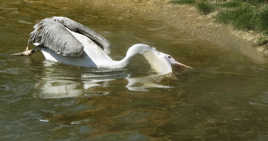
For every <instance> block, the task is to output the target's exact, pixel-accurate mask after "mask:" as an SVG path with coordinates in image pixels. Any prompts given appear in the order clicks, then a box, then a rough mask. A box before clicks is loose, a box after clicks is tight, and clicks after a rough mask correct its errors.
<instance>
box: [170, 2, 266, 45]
mask: <svg viewBox="0 0 268 141" xmlns="http://www.w3.org/2000/svg"><path fill="white" fill-rule="evenodd" d="M173 3H177V4H192V5H195V6H196V8H197V9H198V10H199V11H200V13H202V14H205V15H207V14H209V13H211V12H213V11H215V10H217V11H218V14H217V15H216V21H217V22H220V23H224V24H232V25H233V26H234V27H235V28H237V29H240V30H245V31H249V30H253V31H256V32H260V33H263V34H266V35H265V36H264V37H265V38H262V39H260V43H261V44H263V43H265V44H267V41H268V36H267V35H268V1H267V0H227V1H224V0H216V1H215V0H173Z"/></svg>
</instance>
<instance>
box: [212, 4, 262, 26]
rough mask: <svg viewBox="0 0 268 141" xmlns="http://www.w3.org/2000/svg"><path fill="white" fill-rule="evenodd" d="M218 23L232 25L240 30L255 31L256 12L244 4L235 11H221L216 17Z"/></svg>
mask: <svg viewBox="0 0 268 141" xmlns="http://www.w3.org/2000/svg"><path fill="white" fill-rule="evenodd" d="M216 19H217V21H218V22H222V23H225V24H233V25H234V27H236V28H238V29H242V30H255V29H256V24H257V23H256V22H257V20H256V19H257V11H256V10H255V8H254V7H252V6H251V5H248V4H245V5H242V6H241V7H239V8H237V9H235V10H222V11H220V12H219V14H218V15H217V17H216Z"/></svg>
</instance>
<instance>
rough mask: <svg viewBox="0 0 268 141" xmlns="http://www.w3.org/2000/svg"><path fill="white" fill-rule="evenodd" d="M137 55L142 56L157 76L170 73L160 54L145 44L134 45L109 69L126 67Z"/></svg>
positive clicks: (170, 70) (167, 64)
mask: <svg viewBox="0 0 268 141" xmlns="http://www.w3.org/2000/svg"><path fill="white" fill-rule="evenodd" d="M137 54H141V55H143V56H144V57H145V59H146V60H147V61H148V63H149V64H150V66H151V68H152V69H153V70H154V71H155V72H156V73H157V74H161V75H163V74H168V73H171V72H172V67H171V65H170V63H168V61H167V60H166V59H165V58H163V57H161V55H159V54H161V53H160V52H158V51H157V50H155V49H154V48H151V47H149V46H148V45H145V44H135V45H133V46H131V47H130V48H129V49H128V51H127V53H126V56H125V57H124V58H123V59H122V60H120V61H114V63H113V66H112V67H111V68H124V67H126V66H127V65H128V64H129V62H130V60H131V59H132V58H133V57H134V56H136V55H137Z"/></svg>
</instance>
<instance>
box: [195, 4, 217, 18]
mask: <svg viewBox="0 0 268 141" xmlns="http://www.w3.org/2000/svg"><path fill="white" fill-rule="evenodd" d="M196 7H197V9H198V10H199V11H200V12H201V13H202V14H205V15H207V14H209V13H211V12H213V11H214V10H215V6H214V5H213V4H211V3H209V2H206V1H204V2H200V3H197V5H196Z"/></svg>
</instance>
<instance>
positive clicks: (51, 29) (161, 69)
mask: <svg viewBox="0 0 268 141" xmlns="http://www.w3.org/2000/svg"><path fill="white" fill-rule="evenodd" d="M29 42H30V43H33V45H35V46H36V47H37V48H40V49H41V52H42V54H43V55H44V57H45V59H46V60H50V61H54V62H60V63H64V64H69V65H75V66H83V67H94V68H108V69H119V68H124V67H126V66H127V65H128V64H129V62H130V60H131V58H132V57H134V56H135V55H137V54H141V55H143V56H144V57H145V59H146V60H147V61H148V62H149V64H150V65H151V68H152V69H153V70H155V72H157V73H158V74H167V73H170V72H172V66H171V65H177V66H182V67H186V68H190V67H189V66H186V65H184V64H181V63H179V62H177V61H176V60H175V59H174V58H172V57H171V56H170V55H168V54H165V53H162V52H159V51H157V50H156V49H155V48H152V47H150V46H149V45H146V44H134V45H133V46H131V47H130V48H129V49H128V51H127V53H126V56H125V57H124V58H123V59H121V60H118V61H116V60H113V59H112V58H111V57H110V56H109V55H108V54H109V52H110V44H109V42H108V41H107V40H106V39H105V38H104V37H102V36H101V35H99V34H98V33H96V32H94V31H93V30H91V29H89V28H87V27H86V26H84V25H82V24H80V23H78V22H75V21H73V20H71V19H69V18H66V17H52V18H46V19H43V20H41V22H40V23H38V24H36V25H35V26H34V31H33V32H31V37H30V39H29ZM27 49H28V47H27ZM27 49H26V51H25V52H24V53H25V54H23V55H29V54H31V53H32V52H33V51H32V50H30V52H29V51H28V50H27ZM27 51H28V52H27ZM28 53H29V54H28Z"/></svg>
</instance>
